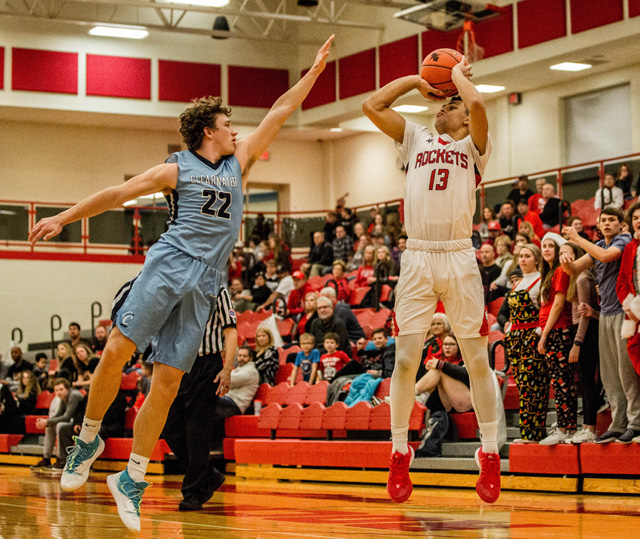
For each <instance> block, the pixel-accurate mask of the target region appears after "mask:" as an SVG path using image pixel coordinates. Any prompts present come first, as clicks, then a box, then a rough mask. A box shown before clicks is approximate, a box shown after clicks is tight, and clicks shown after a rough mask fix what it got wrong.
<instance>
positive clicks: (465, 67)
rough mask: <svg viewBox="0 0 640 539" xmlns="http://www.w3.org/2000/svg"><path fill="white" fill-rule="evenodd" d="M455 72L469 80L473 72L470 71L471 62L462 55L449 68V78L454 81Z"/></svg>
mask: <svg viewBox="0 0 640 539" xmlns="http://www.w3.org/2000/svg"><path fill="white" fill-rule="evenodd" d="M455 73H460V74H461V75H462V76H463V77H466V78H467V79H469V80H471V77H473V73H472V72H471V64H470V63H469V62H467V59H466V58H465V57H464V56H463V57H462V60H460V61H459V62H458V63H457V64H456V65H454V66H453V68H452V69H451V79H452V80H453V82H455Z"/></svg>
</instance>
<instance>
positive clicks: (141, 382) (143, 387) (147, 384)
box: [138, 361, 153, 397]
mask: <svg viewBox="0 0 640 539" xmlns="http://www.w3.org/2000/svg"><path fill="white" fill-rule="evenodd" d="M140 375H141V376H140V378H139V379H138V389H139V390H140V393H142V394H143V395H144V396H145V397H146V396H147V395H148V394H149V390H150V389H151V376H153V363H150V362H148V361H143V362H142V368H141V371H140Z"/></svg>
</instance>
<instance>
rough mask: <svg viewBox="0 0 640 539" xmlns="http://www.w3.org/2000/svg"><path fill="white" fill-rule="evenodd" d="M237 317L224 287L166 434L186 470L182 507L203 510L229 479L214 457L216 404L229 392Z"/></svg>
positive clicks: (165, 428)
mask: <svg viewBox="0 0 640 539" xmlns="http://www.w3.org/2000/svg"><path fill="white" fill-rule="evenodd" d="M236 322H237V321H236V313H235V311H234V310H233V307H232V305H231V298H230V296H229V293H228V292H227V289H226V288H221V289H220V293H219V294H218V298H217V299H216V304H215V307H214V311H213V315H212V316H211V318H210V319H209V321H208V322H207V327H206V329H205V333H204V337H203V339H202V345H201V346H200V352H199V354H198V357H197V359H196V361H195V363H194V364H193V367H192V368H191V372H190V373H187V374H185V375H184V376H183V377H182V381H181V383H180V389H179V390H178V395H177V396H176V399H175V400H174V401H173V404H172V405H171V409H170V410H169V416H168V417H167V422H166V424H165V427H164V438H165V440H166V441H167V443H168V444H169V447H170V448H171V451H173V453H174V455H175V456H176V457H177V459H178V460H179V461H180V463H181V464H182V465H183V466H184V468H185V469H186V473H185V475H184V479H183V481H182V497H183V500H182V501H181V502H180V505H179V506H178V509H179V510H180V511H197V510H199V509H202V504H204V503H206V502H207V501H208V500H209V499H210V498H211V496H213V493H214V492H215V491H216V490H217V489H218V488H219V487H220V486H221V485H222V483H224V480H225V476H224V475H223V474H222V473H220V472H219V471H218V470H216V468H215V466H214V465H213V462H212V461H210V458H209V454H210V451H211V435H212V430H213V425H214V417H215V409H216V403H217V401H218V397H222V396H223V395H225V394H226V393H227V391H229V382H230V378H231V370H232V369H233V362H234V359H235V355H236V349H237V347H238V333H237V330H236ZM223 350H224V356H225V357H224V367H223V361H222V351H223Z"/></svg>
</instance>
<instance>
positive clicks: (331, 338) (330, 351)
mask: <svg viewBox="0 0 640 539" xmlns="http://www.w3.org/2000/svg"><path fill="white" fill-rule="evenodd" d="M339 342H340V337H339V336H338V335H337V334H336V333H327V334H326V335H325V336H324V349H325V350H326V351H327V353H326V354H324V355H323V356H321V357H320V365H319V367H318V378H319V379H320V380H327V382H331V381H332V380H333V379H334V377H335V375H336V372H338V371H339V370H340V369H342V367H344V366H345V365H346V364H347V363H349V356H347V354H345V353H344V352H343V351H342V350H338V343H339Z"/></svg>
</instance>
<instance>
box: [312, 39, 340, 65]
mask: <svg viewBox="0 0 640 539" xmlns="http://www.w3.org/2000/svg"><path fill="white" fill-rule="evenodd" d="M334 37H336V36H335V34H331V37H330V38H329V39H327V41H325V44H324V45H322V47H320V50H319V51H318V54H317V55H316V61H315V62H313V66H312V67H311V69H314V68H315V69H317V70H318V71H319V72H320V73H322V72H323V71H324V68H325V67H326V66H327V56H329V49H330V48H331V42H332V41H333V38H334Z"/></svg>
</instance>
